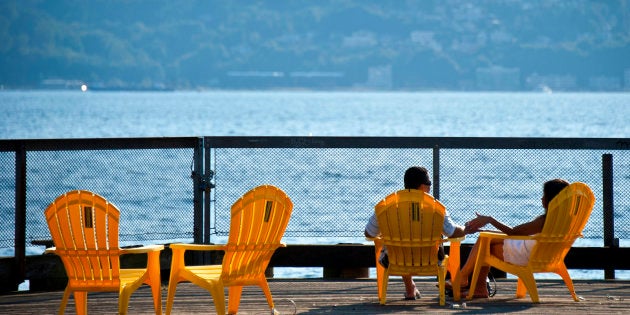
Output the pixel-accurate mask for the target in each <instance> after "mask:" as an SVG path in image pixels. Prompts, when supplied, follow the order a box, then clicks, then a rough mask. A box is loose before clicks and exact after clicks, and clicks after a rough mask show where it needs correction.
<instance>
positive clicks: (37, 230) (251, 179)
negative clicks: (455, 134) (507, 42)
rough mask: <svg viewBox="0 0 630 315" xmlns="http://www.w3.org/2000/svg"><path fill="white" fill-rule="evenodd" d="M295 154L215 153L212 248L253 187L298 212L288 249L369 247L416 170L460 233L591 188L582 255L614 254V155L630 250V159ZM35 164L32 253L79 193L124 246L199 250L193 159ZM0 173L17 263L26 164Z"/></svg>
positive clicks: (477, 152) (185, 151) (464, 152)
mask: <svg viewBox="0 0 630 315" xmlns="http://www.w3.org/2000/svg"><path fill="white" fill-rule="evenodd" d="M298 140H299V139H298ZM94 141H95V142H98V141H99V140H98V139H94ZM154 141H157V142H159V141H160V140H159V139H157V140H154ZM342 141H346V142H342V143H341V145H345V144H347V145H349V146H351V145H352V144H356V143H357V141H358V142H361V141H366V140H364V139H361V138H359V139H358V140H357V139H342ZM381 141H382V139H381ZM295 143H297V145H291V146H287V147H264V148H259V147H254V146H252V147H236V148H226V147H216V148H213V147H211V148H207V150H211V168H212V170H213V171H214V172H215V174H214V178H212V181H213V183H214V184H215V185H216V187H215V188H214V189H212V191H211V201H212V202H211V209H210V214H211V222H210V230H211V234H212V239H211V241H212V242H220V241H221V240H220V239H221V238H223V237H225V236H226V235H227V234H228V232H229V217H230V214H229V211H230V207H231V205H232V203H234V202H235V201H236V200H237V199H238V198H239V197H240V196H241V195H242V194H244V193H245V192H246V191H248V190H249V189H251V188H252V187H254V186H257V185H261V184H271V185H275V186H278V187H280V188H281V189H283V190H284V191H285V192H287V194H288V195H289V196H290V197H291V199H292V201H293V202H294V205H295V207H294V212H293V215H292V218H291V221H290V223H289V226H288V228H287V231H286V233H285V238H284V240H285V242H287V243H289V244H336V243H363V242H365V239H364V237H363V229H364V227H365V223H366V222H367V220H368V217H369V216H370V215H371V214H372V211H373V207H374V205H375V204H376V203H377V202H378V201H379V200H380V199H382V198H384V197H385V196H387V195H388V194H390V193H392V192H394V191H396V190H398V189H402V188H403V174H404V172H405V170H406V169H407V168H408V167H409V166H412V165H421V166H425V167H427V168H428V169H429V172H430V173H431V174H432V175H436V176H437V177H439V192H437V191H434V193H435V194H436V195H438V193H439V199H440V200H441V201H442V202H443V203H444V204H445V205H446V206H447V209H448V210H449V212H450V214H451V216H452V217H453V219H454V221H455V222H458V223H460V224H463V222H466V221H468V220H470V219H472V218H473V217H474V215H475V211H477V212H480V213H482V214H486V215H492V216H495V217H496V218H497V219H499V220H501V221H503V222H504V223H506V224H508V225H516V224H519V223H522V222H525V221H527V220H529V219H531V218H532V217H534V216H537V215H539V214H541V213H542V212H543V209H542V206H541V201H540V198H541V196H542V185H543V183H544V182H545V181H546V180H549V179H552V178H556V177H559V178H564V179H567V180H568V181H582V182H585V183H587V184H588V185H589V186H590V187H591V188H592V189H593V191H594V193H595V196H596V198H597V202H596V203H595V208H594V210H593V213H592V215H591V218H590V220H589V223H588V224H587V226H586V228H585V230H584V236H585V237H584V239H583V240H580V241H578V243H576V245H577V246H582V245H584V246H603V241H602V237H603V213H602V200H601V197H602V154H605V153H612V154H613V166H614V169H613V174H614V177H613V178H614V209H615V217H614V230H615V237H617V238H619V239H620V241H621V242H620V243H621V246H622V247H627V246H629V245H630V228H629V226H630V224H629V222H628V221H629V220H630V153H629V151H628V150H587V149H546V148H540V149H504V148H500V149H494V148H483V149H470V148H443V149H440V150H439V161H438V162H439V169H435V168H434V150H433V149H432V148H415V147H411V148H407V147H402V148H372V147H369V148H346V147H339V145H340V144H339V143H336V144H335V145H336V147H335V146H333V147H317V148H313V147H308V145H304V146H302V145H301V144H300V143H299V142H295ZM295 143H293V144H295ZM370 145H373V144H370ZM26 152H27V153H26V161H27V162H26V163H27V170H26V173H27V176H26V185H27V196H26V244H27V246H28V245H29V244H31V242H32V241H34V240H40V239H49V238H50V236H49V233H48V228H47V226H46V223H45V220H44V216H43V211H44V209H45V207H46V206H47V205H48V204H49V203H50V202H51V201H52V200H54V198H56V197H57V196H58V195H60V194H62V193H63V192H65V191H68V190H73V189H87V190H92V191H94V192H96V193H99V194H101V195H103V196H104V197H106V198H107V199H108V200H109V201H111V202H113V203H114V204H116V205H117V206H118V207H119V208H120V209H121V226H120V236H121V238H120V239H121V244H122V245H123V246H125V245H134V244H148V243H165V242H173V241H186V242H190V241H191V240H192V239H193V229H194V227H193V225H194V209H193V207H194V205H193V203H194V200H193V193H194V192H193V182H192V179H191V169H192V165H193V163H194V161H193V159H194V149H193V148H192V147H185V148H181V147H178V148H157V149H156V148H135V147H134V148H133V149H127V148H125V147H124V146H123V147H116V146H112V147H111V148H103V147H102V145H101V147H99V148H98V149H94V147H91V146H89V145H86V147H85V148H82V147H81V145H80V144H79V147H78V148H73V149H72V150H59V149H57V150H56V149H55V148H54V146H51V147H50V148H47V149H45V150H42V149H40V150H27V151H26ZM0 163H1V164H0V171H1V172H0V207H1V208H0V219H1V221H0V225H1V227H0V249H1V250H3V251H2V253H1V255H0V256H11V255H12V252H11V251H12V247H13V246H14V242H15V201H16V195H15V190H16V189H15V188H16V187H15V185H16V177H15V176H17V175H16V169H15V164H16V154H15V152H14V151H11V150H4V151H0ZM437 183H438V182H435V183H434V188H436V185H435V184H437ZM470 239H471V240H472V239H474V237H473V238H470ZM471 240H469V241H471ZM579 242H582V243H579ZM8 249H10V250H11V251H7V250H8ZM33 250H36V252H33ZM41 251H43V248H42V247H41V246H39V247H34V248H31V249H28V248H27V253H29V254H35V253H40V252H41Z"/></svg>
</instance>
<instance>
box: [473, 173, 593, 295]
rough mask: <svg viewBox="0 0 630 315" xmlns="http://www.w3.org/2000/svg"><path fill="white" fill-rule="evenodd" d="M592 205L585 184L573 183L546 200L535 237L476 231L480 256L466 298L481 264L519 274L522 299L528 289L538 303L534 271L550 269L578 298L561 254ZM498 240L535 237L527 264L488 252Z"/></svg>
mask: <svg viewBox="0 0 630 315" xmlns="http://www.w3.org/2000/svg"><path fill="white" fill-rule="evenodd" d="M594 204H595V196H594V195H593V192H592V191H591V189H590V188H589V187H588V186H587V185H586V184H584V183H580V182H576V183H573V184H571V185H569V186H568V187H566V188H565V189H563V190H562V191H561V192H560V193H559V194H558V195H557V196H556V197H555V198H553V200H552V201H551V202H550V203H549V207H548V209H547V218H546V219H545V225H544V227H543V230H542V232H541V233H539V234H537V235H534V236H507V235H505V234H503V233H495V232H481V233H480V234H479V255H478V256H477V262H476V264H475V269H474V272H473V276H472V280H471V282H470V291H469V295H468V297H467V298H468V299H469V300H470V299H472V295H473V292H475V286H476V283H477V278H478V277H479V270H480V269H481V267H482V266H492V267H495V268H498V269H501V270H503V271H505V272H508V273H511V274H513V275H516V276H517V277H518V282H517V286H516V297H517V298H523V297H525V295H526V293H527V292H529V296H530V298H531V299H532V302H534V303H538V302H539V298H538V289H537V287H536V280H535V279H534V273H540V272H553V273H556V274H558V275H560V277H562V280H564V283H565V284H566V286H567V288H568V289H569V292H570V293H571V296H572V297H573V300H574V301H576V302H578V301H579V299H578V297H577V295H576V294H575V289H574V288H573V281H572V280H571V277H570V276H569V272H568V271H567V267H566V265H565V264H564V257H565V256H566V254H567V253H568V252H569V250H570V249H571V246H572V245H573V242H574V241H575V240H576V239H577V238H578V237H581V236H582V234H581V233H582V230H583V229H584V226H585V225H586V222H587V221H588V218H589V217H590V215H591V211H592V210H593V205H594ZM493 238H498V239H523V240H529V239H533V240H536V245H535V246H534V248H533V249H532V252H531V255H530V258H529V263H528V264H527V265H526V266H518V265H514V264H510V263H507V262H504V261H503V260H501V259H499V258H497V257H495V256H493V255H492V254H491V252H490V241H491V240H492V239H493Z"/></svg>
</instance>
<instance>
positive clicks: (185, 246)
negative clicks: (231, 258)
mask: <svg viewBox="0 0 630 315" xmlns="http://www.w3.org/2000/svg"><path fill="white" fill-rule="evenodd" d="M169 247H170V248H171V249H180V250H182V249H183V250H196V251H211V250H225V245H214V244H212V245H210V244H185V243H175V244H170V245H169Z"/></svg>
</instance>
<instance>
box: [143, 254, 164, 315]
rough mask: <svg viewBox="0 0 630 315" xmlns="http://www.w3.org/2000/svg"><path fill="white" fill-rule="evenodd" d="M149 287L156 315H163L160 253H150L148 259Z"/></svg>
mask: <svg viewBox="0 0 630 315" xmlns="http://www.w3.org/2000/svg"><path fill="white" fill-rule="evenodd" d="M147 272H148V273H149V279H148V281H147V282H148V283H147V284H148V285H149V286H151V293H152V295H153V308H154V309H155V315H161V314H162V278H161V276H160V252H149V253H148V257H147Z"/></svg>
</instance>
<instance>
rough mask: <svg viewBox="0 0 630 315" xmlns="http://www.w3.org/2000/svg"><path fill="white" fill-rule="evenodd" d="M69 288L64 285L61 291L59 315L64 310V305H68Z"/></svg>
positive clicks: (61, 314)
mask: <svg viewBox="0 0 630 315" xmlns="http://www.w3.org/2000/svg"><path fill="white" fill-rule="evenodd" d="M71 293H72V292H70V288H68V287H66V289H65V290H64V291H63V298H62V299H61V305H59V315H63V314H64V312H65V311H66V306H67V305H68V299H69V298H70V294H71Z"/></svg>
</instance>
